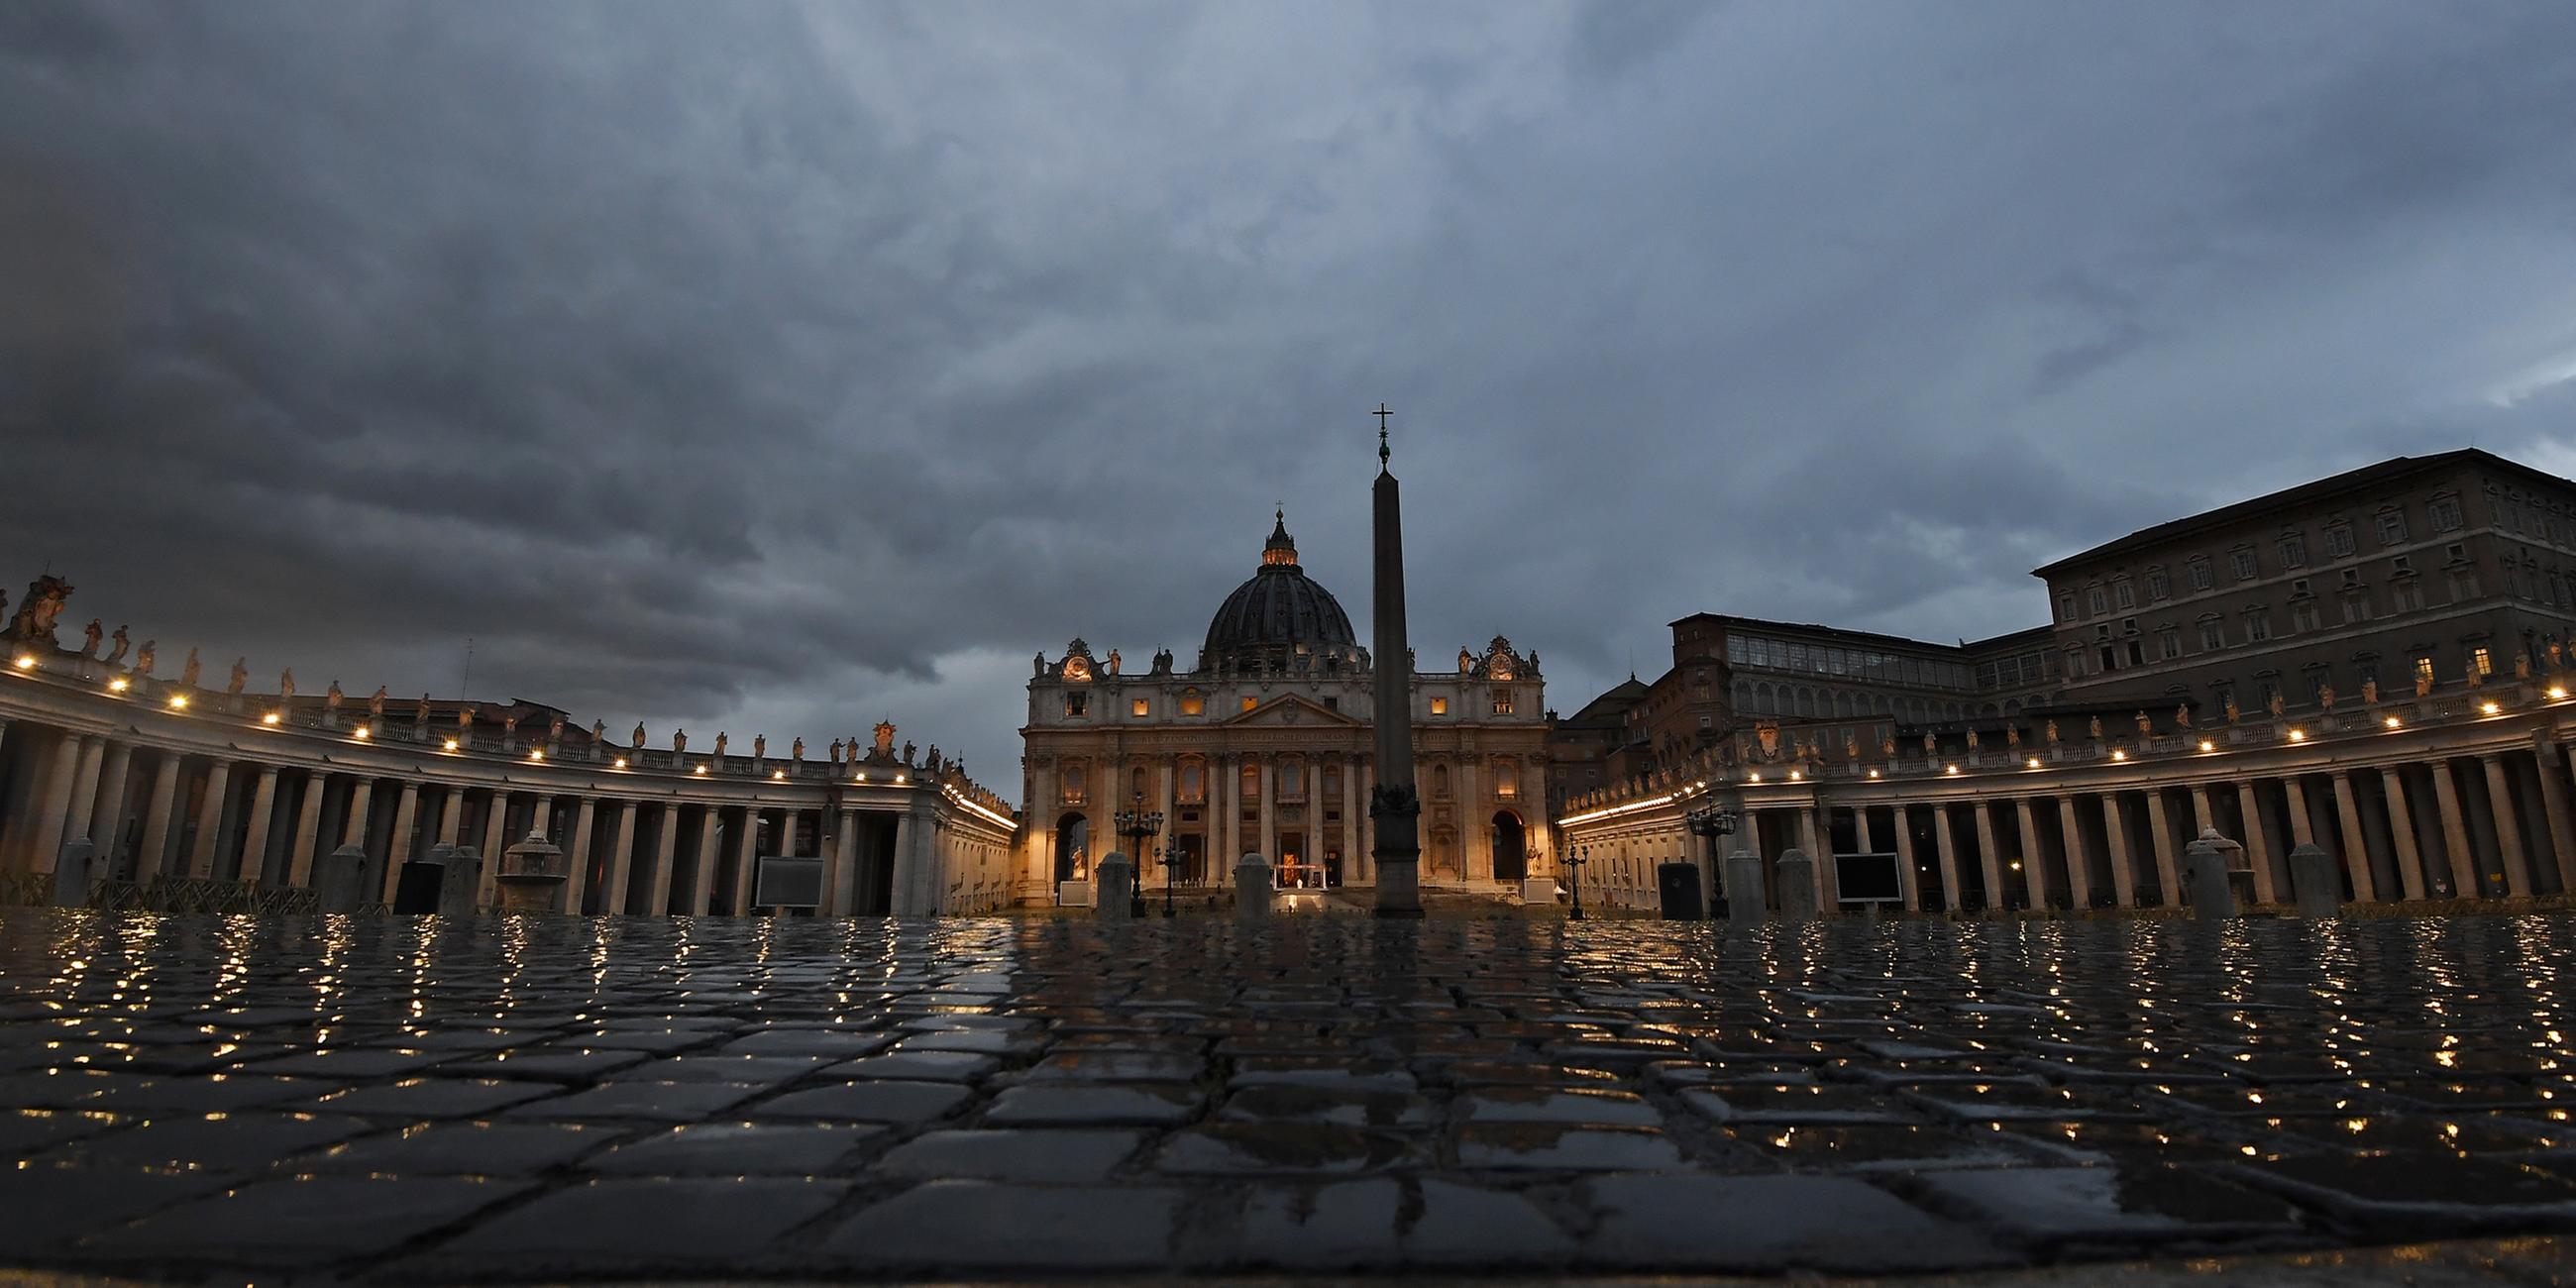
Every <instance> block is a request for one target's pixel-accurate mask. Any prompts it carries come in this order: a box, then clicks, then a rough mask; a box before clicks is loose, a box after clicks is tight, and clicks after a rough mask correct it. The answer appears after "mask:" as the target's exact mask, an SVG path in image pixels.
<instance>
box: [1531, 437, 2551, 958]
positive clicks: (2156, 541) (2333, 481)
mask: <svg viewBox="0 0 2576 1288" xmlns="http://www.w3.org/2000/svg"><path fill="white" fill-rule="evenodd" d="M2035 575H2036V576H2038V577H2039V578H2040V579H2041V580H2042V581H2043V582H2044V583H2045V584H2046V586H2047V603H2048V605H2049V607H2050V609H2051V610H2053V611H2052V612H2051V620H2050V622H2049V624H2048V625H2046V626H2042V627H2036V628H2033V629H2029V630H2023V631H2017V632H2014V633H2011V634H2007V635H2000V636H1996V637H1993V638H1991V639H1986V640H1981V641H1970V642H1963V643H1960V644H1957V645H1946V644H1934V643H1927V642H1924V641H1919V640H1909V639H1902V638H1896V637H1891V636H1885V635H1875V634H1869V633H1864V632H1857V631H1845V630H1837V629H1834V628H1830V627H1825V626H1816V625H1805V624H1796V623H1786V622H1769V621H1759V620H1754V619H1749V618H1740V617H1723V616H1716V615H1710V614H1700V615H1695V616H1691V617H1686V618H1683V619H1681V620H1680V621H1677V622H1674V623H1673V624H1672V629H1673V660H1672V666H1671V668H1670V669H1669V670H1668V671H1666V672H1665V673H1664V674H1663V675H1662V676H1660V677H1658V678H1657V679H1656V680H1654V681H1653V682H1651V683H1646V682H1640V681H1637V680H1635V679H1633V678H1632V679H1631V680H1630V681H1628V682H1627V683H1625V684H1622V685H1620V686H1617V687H1615V688H1613V689H1611V690H1610V691H1608V692H1606V693H1604V694H1602V695H1601V696H1600V697H1599V698H1597V699H1595V700H1594V701H1593V702H1591V703H1589V704H1587V705H1586V706H1585V707H1583V708H1582V709H1581V710H1579V711H1577V712H1576V713H1575V714H1574V715H1573V716H1571V717H1569V718H1567V719H1565V720H1562V721H1559V722H1557V724H1556V725H1555V728H1554V732H1553V736H1552V738H1551V742H1550V758H1551V770H1552V775H1553V779H1554V783H1555V788H1554V790H1555V796H1554V797H1553V803H1554V805H1555V808H1554V809H1553V810H1552V814H1553V816H1554V821H1555V824H1556V829H1557V832H1558V835H1559V844H1560V846H1561V847H1567V848H1571V849H1572V850H1573V851H1574V852H1575V853H1576V854H1577V855H1579V856H1581V857H1582V858H1584V859H1586V860H1588V861H1587V862H1585V863H1584V864H1582V865H1581V868H1582V881H1583V884H1584V889H1585V895H1586V898H1587V899H1599V900H1601V901H1603V902H1606V903H1612V904H1632V905H1644V904H1647V903H1650V902H1652V901H1653V899H1654V898H1655V888H1654V882H1655V880H1656V875H1655V870H1656V867H1657V865H1658V864H1660V863H1664V862H1673V861H1678V862H1684V863H1689V864H1693V865H1696V866H1697V867H1698V868H1699V870H1700V872H1701V873H1702V876H1703V878H1704V880H1705V881H1706V882H1707V887H1706V888H1708V889H1710V890H1712V891H1717V892H1718V893H1719V894H1720V896H1721V897H1725V898H1731V899H1744V898H1760V899H1762V900H1764V901H1765V902H1766V903H1768V904H1772V905H1776V904H1777V902H1778V899H1779V894H1780V892H1779V888H1778V879H1779V878H1778V873H1779V866H1778V865H1779V861H1780V859H1781V858H1782V857H1783V856H1784V855H1785V854H1786V853H1787V852H1789V851H1791V850H1796V851H1799V852H1801V853H1802V854H1804V855H1806V856H1809V857H1810V858H1812V859H1814V860H1815V863H1814V870H1813V880H1814V883H1815V886H1816V890H1815V893H1816V895H1817V897H1818V903H1819V906H1820V908H1821V909H1823V910H1824V911H1826V912H1828V913H1830V912H1833V911H1836V910H1841V911H1853V910H1856V909H1858V908H1861V907H1863V906H1867V905H1866V904H1865V903H1864V902H1863V901H1862V900H1861V899H1859V898H1846V896H1845V894H1844V892H1843V891H1841V890H1840V889H1839V888H1838V882H1839V880H1840V879H1841V878H1840V874H1841V873H1843V872H1846V871H1861V870H1864V869H1863V868H1862V867H1855V866H1853V863H1852V861H1853V860H1854V859H1856V858H1858V857H1859V856H1883V857H1885V858H1887V859H1889V860H1892V861H1891V862H1890V863H1889V866H1890V867H1892V868H1893V870H1894V872H1895V874H1896V876H1897V878H1898V881H1897V885H1898V888H1897V889H1895V890H1892V891H1890V892H1888V898H1889V901H1890V902H1892V903H1898V904H1901V905H1902V906H1903V907H1905V908H1908V909H1923V910H1932V909H1947V910H1951V911H1954V912H1978V911H1986V910H2000V909H2019V908H2071V909H2088V908H2128V907H2155V906H2165V905H2172V904H2173V903H2175V901H2176V900H2177V898H2178V893H2179V885H2178V880H2177V863H2178V854H2179V850H2180V847H2181V846H2182V845H2184V844H2185V843H2187V842H2189V841H2190V840H2191V839H2192V838H2193V837H2195V836H2197V835H2199V834H2200V833H2201V832H2203V831H2204V830H2207V829H2215V830H2217V831H2218V832H2219V833H2220V834H2222V835H2223V836H2225V837H2227V838H2232V839H2234V840H2235V841H2237V842H2239V843H2241V845H2242V847H2243V855H2242V858H2241V860H2240V862H2241V869H2240V870H2239V871H2238V873H2237V884H2238V887H2239V897H2240V898H2241V899H2246V900H2250V901H2251V902H2254V903H2258V904H2270V903H2286V902H2288V901H2290V900H2291V899H2292V898H2293V897H2294V895H2295V894H2297V893H2298V891H2297V890H2296V888H2295V883H2294V869H2295V868H2296V867H2297V866H2298V865H2297V864H2296V863H2294V861H2293V860H2294V857H2295V854H2296V852H2297V851H2298V850H2299V849H2300V847H2303V846H2315V847H2317V850H2318V851H2320V852H2321V855H2322V859H2323V861H2324V862H2325V864H2326V866H2324V867H2322V868H2311V869H2310V872H2311V881H2312V883H2313V882H2323V881H2324V880H2325V878H2324V876H2323V875H2322V874H2323V873H2325V872H2331V873H2332V874H2333V882H2332V884H2333V887H2334V888H2333V889H2332V891H2331V893H2332V894H2333V895H2334V896H2335V897H2338V898H2340V899H2346V900H2358V901H2362V902H2393V901H2422V900H2443V899H2454V898H2465V897H2486V898H2507V899H2511V898H2521V897H2528V896H2534V895H2551V894H2563V893H2565V892H2568V891H2570V890H2571V889H2576V816H2571V814H2570V812H2569V810H2570V801H2571V799H2576V796H2571V793H2576V782H2571V780H2570V776H2569V763H2568V757H2567V750H2566V748H2567V744H2568V741H2569V739H2570V738H2571V737H2576V701H2570V699H2569V693H2570V689H2571V686H2576V679H2571V678H2570V676H2569V674H2568V672H2569V666H2570V660H2569V658H2568V656H2567V651H2568V645H2569V637H2570V634H2571V632H2576V483H2571V482H2569V481H2568V480H2566V479H2562V478H2558V477H2556V476H2554V475H2550V474H2546V473H2543V472H2541V471H2538V470H2534V469H2531V468H2528V467H2526V466H2523V465H2519V464H2516V463H2514V462H2512V461H2508V460H2504V459H2502V458H2499V457H2497V456H2494V455H2491V454H2489V453H2486V452H2483V451H2477V450H2463V451H2454V452H2446V453H2442V454H2439V455H2435V456H2427V457H2399V458H2396V459H2393V460H2388V461H2382V462H2380V463H2378V464H2375V465H2371V466H2367V467H2364V468H2361V469H2357V470H2352V471H2350V472H2347V473H2343V474H2338V475H2334V476H2332V477H2329V478H2324V479H2319V480H2317V481H2315V482H2312V483H2307V484H2303V485H2301V486H2298V487H2294V488H2291V489H2288V490H2286V491H2282V492H2276V493H2273V494H2271V495H2268V496H2262V497H2257V498H2254V499H2252V500H2248V501H2244V502H2241V503H2238V504H2235V505H2229V506H2225V507H2222V508H2220V509H2216V510H2211V511H2208V512H2206V513H2202V514H2196V515H2192V516H2189V517H2187V518H2182V519H2177V520H2174V521H2172V522H2170V523H2164V524H2160V525H2158V526H2155V527H2152V528H2148V529H2145V530H2143V531H2140V532H2135V533H2132V534H2130V535H2128V536H2125V537H2122V538H2120V539H2118V540H2116V541H2112V542H2109V543H2107V544H2104V545H2100V546H2096V547H2094V548H2092V549H2090V550H2086V551H2082V552H2080V553H2077V554H2074V555H2070V556H2068V557H2066V558H2064V559H2061V560H2058V561H2057V562H2055V563H2052V564H2049V565H2048V566H2046V567H2043V568H2040V569H2038V570H2037V571H2036V574H2035ZM1694 814H1697V815H1699V816H1700V824H1701V827H1702V828H1703V829H1707V830H1704V831H1695V830H1694V829H1693V827H1692V826H1691V821H1692V816H1693V815H1694ZM1722 826H1731V827H1732V830H1731V831H1716V829H1717V828H1718V827H1722ZM1738 852H1742V853H1747V854H1751V855H1754V856H1757V857H1758V858H1759V859H1760V861H1761V866H1762V870H1763V872H1764V873H1765V878H1764V889H1762V890H1760V891H1752V890H1724V891H1720V890H1719V886H1720V884H1721V883H1720V881H1719V872H1720V870H1721V869H1720V866H1719V860H1720V858H1721V857H1722V856H1724V855H1731V854H1735V853H1738ZM2315 893H2324V892H2322V891H2317V892H2315Z"/></svg>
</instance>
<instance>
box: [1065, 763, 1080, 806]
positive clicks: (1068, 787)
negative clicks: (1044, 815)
mask: <svg viewBox="0 0 2576 1288" xmlns="http://www.w3.org/2000/svg"><path fill="white" fill-rule="evenodd" d="M1082 787H1083V783H1082V766H1081V765H1080V764H1078V763H1076V764H1068V765H1066V766H1065V767H1064V803H1065V804H1067V805H1079V804H1081V803H1082Z"/></svg>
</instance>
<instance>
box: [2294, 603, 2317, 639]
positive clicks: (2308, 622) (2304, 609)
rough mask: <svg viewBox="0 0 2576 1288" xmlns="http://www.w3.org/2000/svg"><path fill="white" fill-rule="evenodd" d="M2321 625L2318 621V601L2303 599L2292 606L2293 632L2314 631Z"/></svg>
mask: <svg viewBox="0 0 2576 1288" xmlns="http://www.w3.org/2000/svg"><path fill="white" fill-rule="evenodd" d="M2321 624H2322V623H2321V622H2320V621H2319V620H2318V614H2317V605H2316V601H2314V600H2306V599H2303V600H2300V601H2299V602H2298V603H2295V604H2292V605H2290V629H2291V630H2294V631H2313V630H2316V629H2317V628H2318V627H2319V626H2320V625H2321Z"/></svg>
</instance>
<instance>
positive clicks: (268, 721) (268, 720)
mask: <svg viewBox="0 0 2576 1288" xmlns="http://www.w3.org/2000/svg"><path fill="white" fill-rule="evenodd" d="M277 719H278V716H277V713H276V712H274V711H271V712H269V713H268V714H267V715H264V716H261V717H260V718H259V722H260V723H261V724H264V725H273V724H276V723H277Z"/></svg>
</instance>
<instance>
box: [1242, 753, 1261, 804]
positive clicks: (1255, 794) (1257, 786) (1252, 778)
mask: <svg viewBox="0 0 2576 1288" xmlns="http://www.w3.org/2000/svg"><path fill="white" fill-rule="evenodd" d="M1243 799H1244V800H1245V801H1247V802H1249V801H1257V800H1260V799H1261V766H1259V765H1255V764H1250V763H1246V764H1245V765H1244V767H1243Z"/></svg>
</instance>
